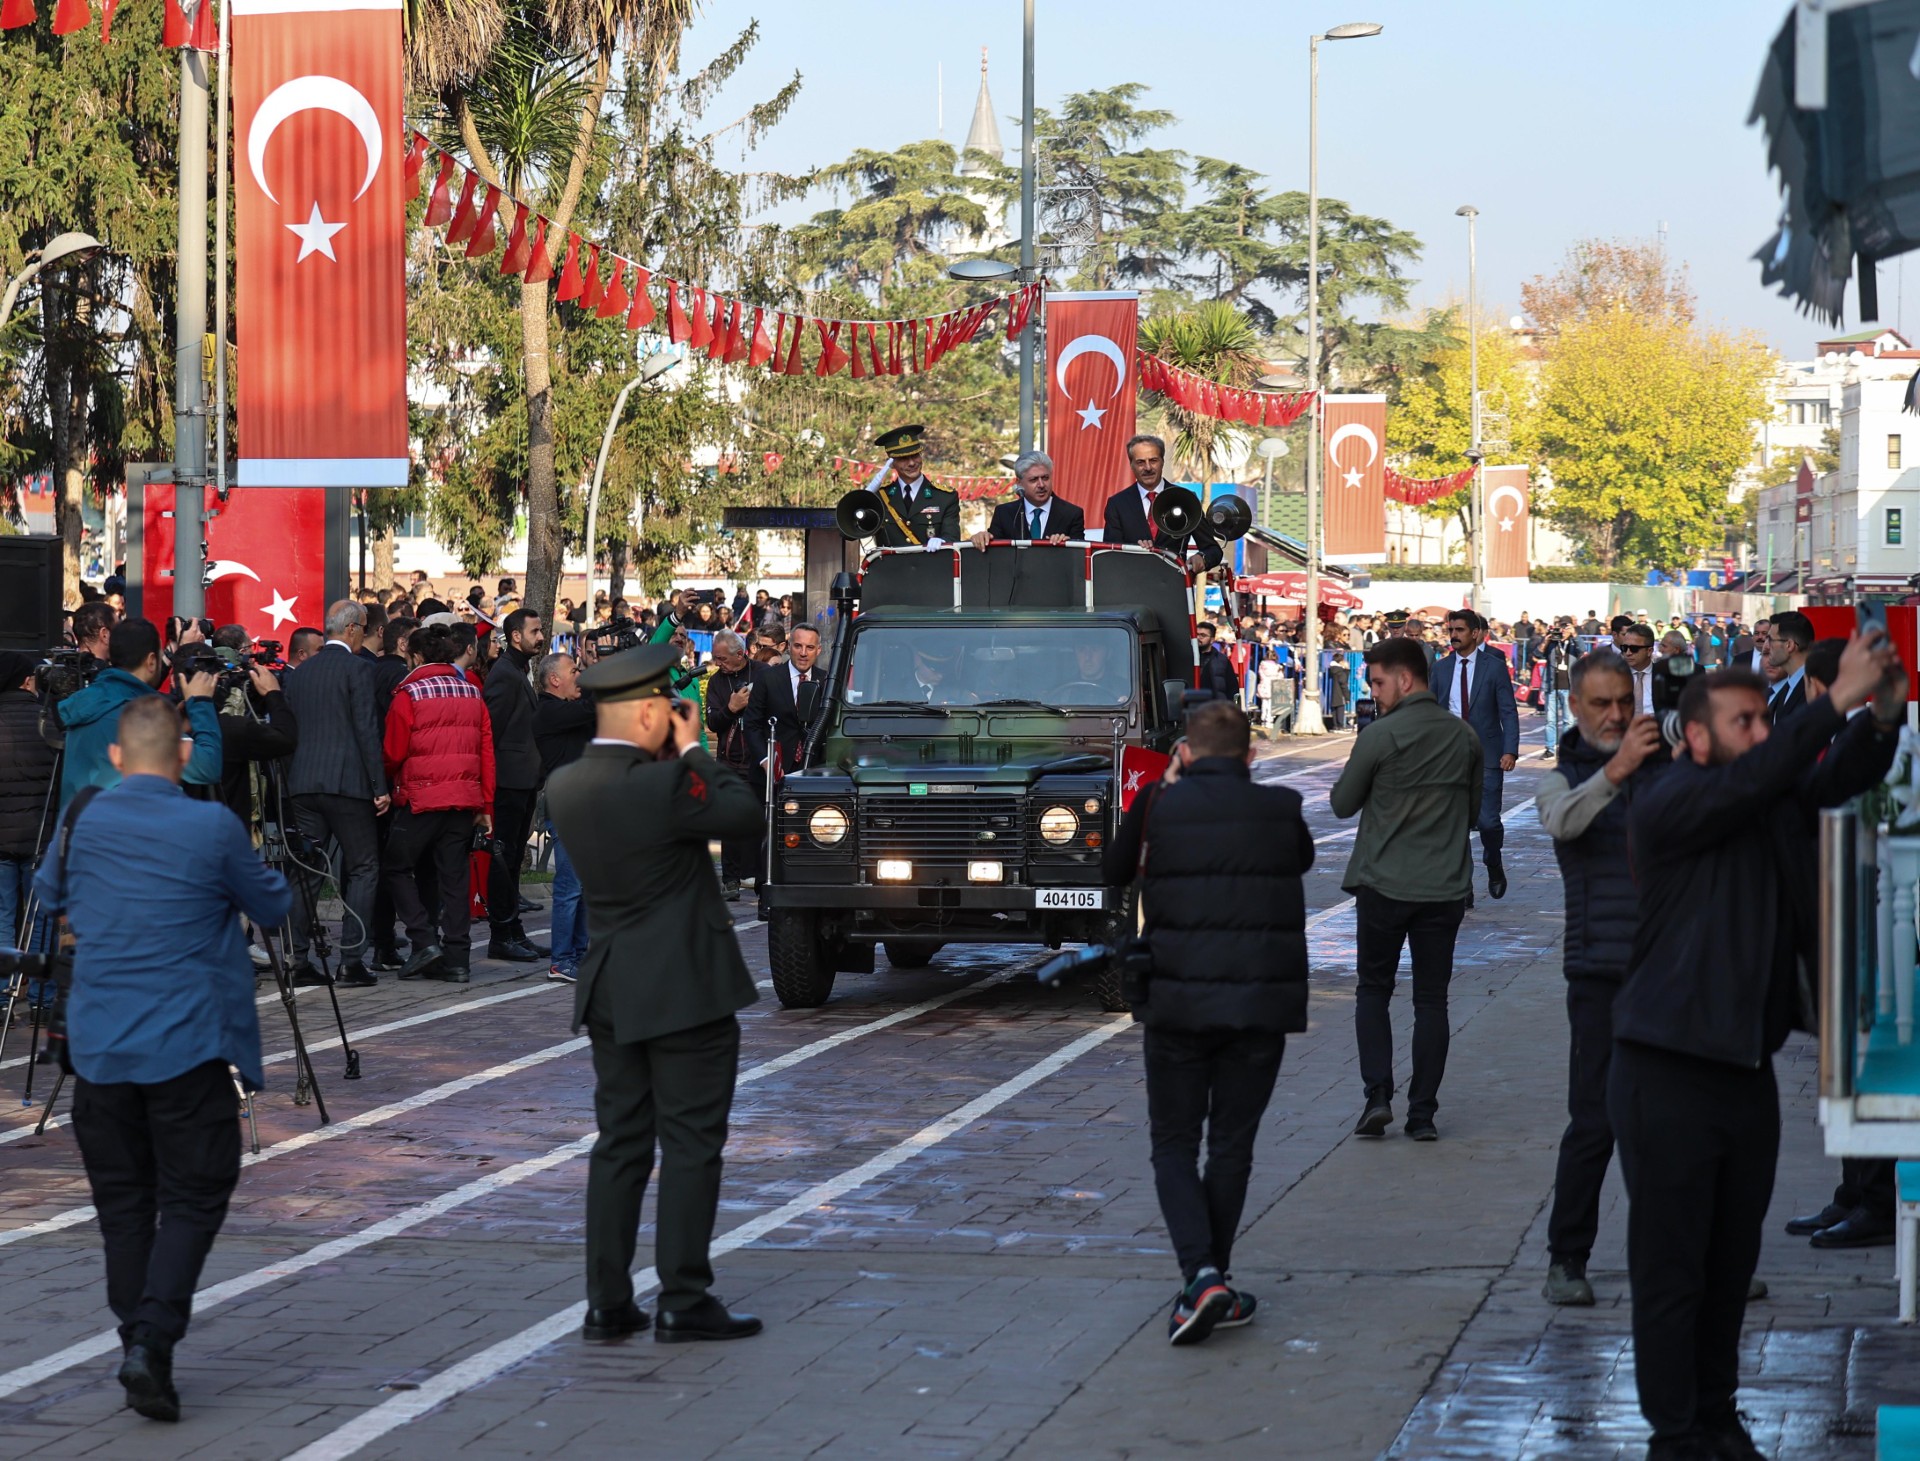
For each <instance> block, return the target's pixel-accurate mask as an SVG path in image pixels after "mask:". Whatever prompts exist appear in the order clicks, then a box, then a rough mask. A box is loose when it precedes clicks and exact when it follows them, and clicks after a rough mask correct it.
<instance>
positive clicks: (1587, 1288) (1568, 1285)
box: [1540, 1261, 1593, 1309]
mask: <svg viewBox="0 0 1920 1461" xmlns="http://www.w3.org/2000/svg"><path fill="white" fill-rule="evenodd" d="M1540 1297H1541V1298H1543V1299H1545V1300H1546V1301H1547V1302H1548V1303H1549V1304H1561V1305H1564V1306H1565V1307H1567V1308H1570V1309H1590V1308H1592V1307H1593V1285H1592V1284H1590V1283H1588V1282H1587V1266H1586V1264H1584V1263H1574V1262H1571V1261H1569V1262H1565V1263H1555V1264H1552V1265H1550V1266H1549V1267H1548V1269H1547V1281H1546V1283H1544V1284H1543V1285H1541V1288H1540Z"/></svg>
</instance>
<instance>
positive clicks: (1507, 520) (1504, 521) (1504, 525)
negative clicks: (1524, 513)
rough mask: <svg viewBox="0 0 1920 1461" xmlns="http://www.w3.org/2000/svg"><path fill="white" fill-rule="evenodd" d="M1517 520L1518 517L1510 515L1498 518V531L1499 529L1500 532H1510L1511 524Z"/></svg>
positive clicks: (1511, 529)
mask: <svg viewBox="0 0 1920 1461" xmlns="http://www.w3.org/2000/svg"><path fill="white" fill-rule="evenodd" d="M1518 521H1519V519H1518V518H1511V517H1503V518H1501V519H1500V531H1501V532H1503V533H1510V532H1512V531H1513V525H1514V524H1515V523H1516V522H1518Z"/></svg>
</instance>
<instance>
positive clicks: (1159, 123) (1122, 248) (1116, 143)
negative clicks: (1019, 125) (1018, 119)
mask: <svg viewBox="0 0 1920 1461" xmlns="http://www.w3.org/2000/svg"><path fill="white" fill-rule="evenodd" d="M1147 90H1148V88H1147V86H1146V84H1145V83H1144V82H1138V81H1129V82H1123V83H1122V84H1121V85H1119V86H1110V87H1108V88H1107V89H1106V90H1104V91H1079V92H1075V93H1073V94H1072V95H1071V96H1068V97H1067V98H1066V100H1064V101H1063V102H1061V104H1060V108H1059V110H1058V111H1047V110H1045V109H1041V108H1036V109H1035V111H1034V123H1033V125H1034V140H1035V143H1036V148H1035V154H1036V160H1037V161H1036V169H1035V172H1036V179H1037V183H1038V186H1039V187H1040V189H1041V190H1042V191H1041V193H1040V197H1041V198H1042V199H1044V200H1045V201H1044V202H1042V203H1041V205H1040V211H1039V221H1040V229H1039V233H1038V238H1037V240H1036V242H1037V244H1038V247H1039V249H1040V257H1041V263H1042V264H1043V265H1044V266H1045V267H1046V268H1047V269H1048V270H1049V271H1050V272H1052V271H1056V270H1057V271H1058V272H1060V273H1063V274H1064V273H1069V271H1070V278H1071V282H1072V286H1073V287H1074V288H1076V289H1117V288H1123V287H1126V286H1128V285H1151V284H1155V283H1159V282H1162V281H1171V279H1172V276H1173V274H1174V272H1175V269H1176V266H1177V264H1178V250H1179V241H1178V239H1177V238H1176V237H1175V236H1174V232H1173V229H1172V227H1171V223H1172V215H1173V214H1174V212H1175V211H1176V210H1177V209H1178V208H1179V206H1180V203H1181V201H1182V199H1183V198H1184V197H1185V195H1186V177H1185V164H1186V155H1185V154H1184V153H1182V152H1179V151H1177V150H1175V149H1173V148H1167V147H1140V146H1136V145H1135V144H1137V143H1139V142H1140V141H1142V140H1143V139H1144V138H1146V137H1148V136H1150V135H1151V134H1153V133H1155V132H1158V131H1160V130H1161V129H1163V128H1165V127H1170V126H1172V125H1173V121H1174V116H1173V113H1172V112H1169V111H1165V110H1161V109H1158V108H1151V107H1143V106H1141V105H1140V104H1139V102H1140V98H1141V97H1143V96H1145V95H1146V93H1147Z"/></svg>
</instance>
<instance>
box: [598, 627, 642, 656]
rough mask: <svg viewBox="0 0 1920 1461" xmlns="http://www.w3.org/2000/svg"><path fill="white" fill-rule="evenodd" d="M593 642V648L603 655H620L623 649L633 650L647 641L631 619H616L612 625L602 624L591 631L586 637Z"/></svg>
mask: <svg viewBox="0 0 1920 1461" xmlns="http://www.w3.org/2000/svg"><path fill="white" fill-rule="evenodd" d="M585 637H586V638H588V639H591V640H592V641H593V647H594V648H595V649H596V650H598V651H599V652H600V653H601V654H603V655H605V654H618V653H619V652H620V651H621V650H623V649H632V648H633V647H634V646H635V645H636V644H642V643H644V642H645V641H644V640H643V639H642V638H641V635H640V626H639V625H638V624H636V623H634V622H633V620H631V619H615V620H614V621H613V622H612V623H611V624H602V625H601V626H600V627H599V628H598V629H589V630H588V631H587V632H586V635H585Z"/></svg>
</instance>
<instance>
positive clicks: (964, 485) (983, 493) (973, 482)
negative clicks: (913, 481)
mask: <svg viewBox="0 0 1920 1461" xmlns="http://www.w3.org/2000/svg"><path fill="white" fill-rule="evenodd" d="M833 465H834V468H835V470H836V471H843V472H845V473H846V474H847V480H848V481H849V482H851V483H853V485H854V486H856V487H864V486H866V485H867V483H869V482H871V481H872V480H873V475H874V473H876V472H878V471H879V470H880V466H881V464H880V463H879V462H857V461H854V460H853V459H852V458H851V457H835V458H834V459H833ZM927 480H928V481H930V482H932V483H933V484H934V485H935V486H936V487H944V488H946V490H947V491H949V492H952V493H956V494H957V495H958V496H959V498H960V500H961V501H962V502H982V501H985V500H986V499H987V498H989V497H1005V496H1007V495H1008V494H1009V493H1011V492H1012V491H1013V478H1012V477H1011V476H1007V475H1004V474H1003V475H1001V476H998V477H953V476H949V475H948V474H947V473H945V472H942V473H940V475H939V476H938V477H929V478H928V479H927Z"/></svg>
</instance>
